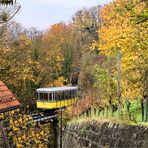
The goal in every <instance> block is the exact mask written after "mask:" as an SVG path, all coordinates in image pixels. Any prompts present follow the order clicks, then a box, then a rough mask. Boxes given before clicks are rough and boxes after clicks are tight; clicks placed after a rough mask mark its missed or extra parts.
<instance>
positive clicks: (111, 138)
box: [63, 121, 148, 148]
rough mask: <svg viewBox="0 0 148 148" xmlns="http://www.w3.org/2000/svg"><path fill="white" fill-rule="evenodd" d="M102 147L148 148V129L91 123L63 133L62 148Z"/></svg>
mask: <svg viewBox="0 0 148 148" xmlns="http://www.w3.org/2000/svg"><path fill="white" fill-rule="evenodd" d="M103 147H116V148H117V147H122V148H130V147H131V148H136V147H139V148H148V127H144V126H134V125H132V126H131V125H119V124H115V123H108V122H96V121H92V122H86V123H83V124H72V125H68V126H67V127H66V128H65V129H64V131H63V148H103Z"/></svg>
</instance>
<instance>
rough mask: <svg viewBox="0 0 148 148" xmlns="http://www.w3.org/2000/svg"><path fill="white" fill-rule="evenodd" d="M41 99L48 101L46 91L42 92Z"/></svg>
mask: <svg viewBox="0 0 148 148" xmlns="http://www.w3.org/2000/svg"><path fill="white" fill-rule="evenodd" d="M43 100H44V101H48V94H47V93H44V94H43Z"/></svg>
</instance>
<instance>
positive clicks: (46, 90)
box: [36, 86, 78, 93]
mask: <svg viewBox="0 0 148 148" xmlns="http://www.w3.org/2000/svg"><path fill="white" fill-rule="evenodd" d="M70 90H78V87H71V86H64V87H49V88H39V89H37V90H36V91H37V92H38V93H50V92H62V91H70Z"/></svg>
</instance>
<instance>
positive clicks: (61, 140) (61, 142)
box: [60, 109, 62, 148]
mask: <svg viewBox="0 0 148 148" xmlns="http://www.w3.org/2000/svg"><path fill="white" fill-rule="evenodd" d="M60 148H62V109H61V111H60Z"/></svg>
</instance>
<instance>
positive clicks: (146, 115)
mask: <svg viewBox="0 0 148 148" xmlns="http://www.w3.org/2000/svg"><path fill="white" fill-rule="evenodd" d="M145 121H146V122H147V121H148V97H147V98H146V113H145Z"/></svg>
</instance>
